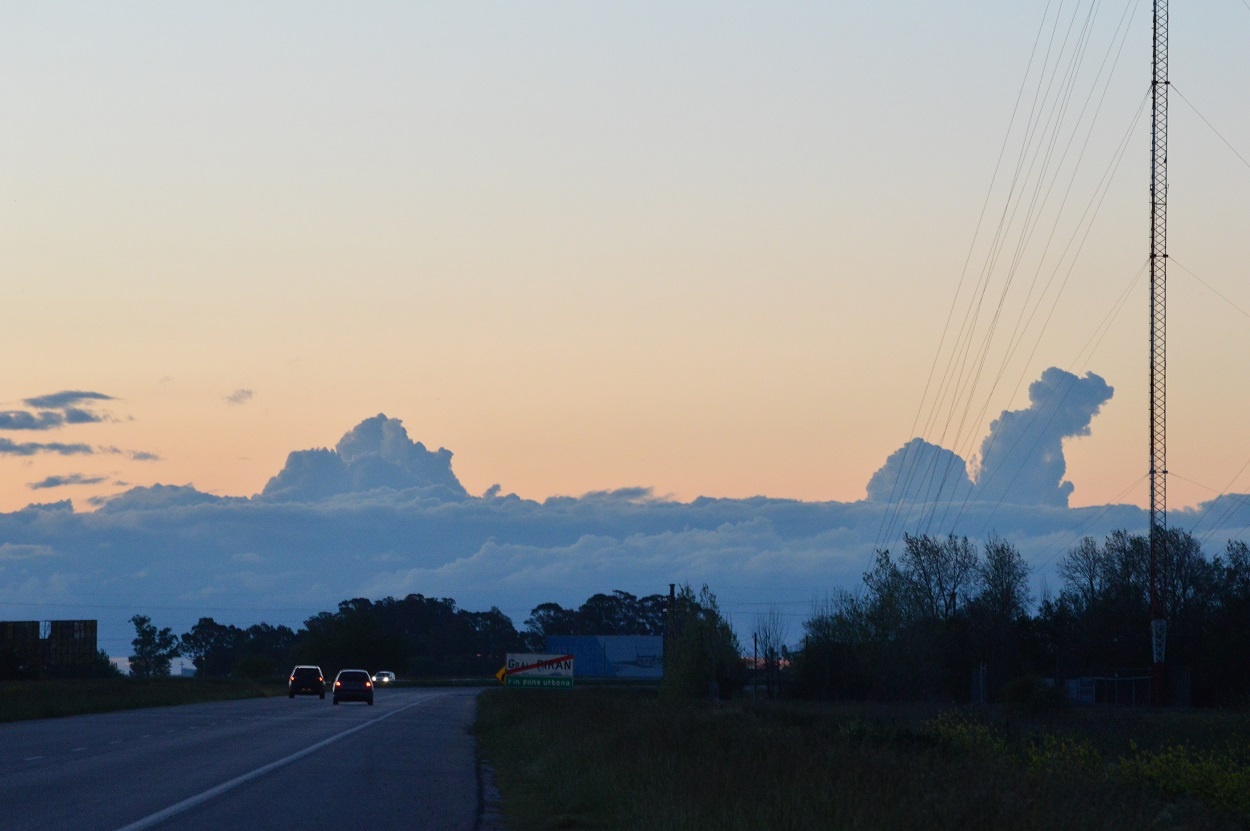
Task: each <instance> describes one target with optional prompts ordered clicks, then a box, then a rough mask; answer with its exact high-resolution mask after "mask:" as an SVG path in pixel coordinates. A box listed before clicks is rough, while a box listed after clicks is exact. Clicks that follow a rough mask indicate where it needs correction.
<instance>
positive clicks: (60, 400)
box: [22, 390, 117, 410]
mask: <svg viewBox="0 0 1250 831" xmlns="http://www.w3.org/2000/svg"><path fill="white" fill-rule="evenodd" d="M116 400H117V399H115V398H114V397H113V396H111V395H105V394H104V393H102V392H88V391H85V390H62V391H61V392H54V393H52V394H51V395H37V396H35V397H34V398H27V399H26V400H25V401H24V402H22V403H24V404H25V405H26V406H27V407H35V408H36V409H47V410H64V409H67V408H69V407H71V406H73V405H74V404H80V403H82V402H84V401H116Z"/></svg>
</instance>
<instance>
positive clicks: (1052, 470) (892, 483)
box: [868, 367, 1114, 508]
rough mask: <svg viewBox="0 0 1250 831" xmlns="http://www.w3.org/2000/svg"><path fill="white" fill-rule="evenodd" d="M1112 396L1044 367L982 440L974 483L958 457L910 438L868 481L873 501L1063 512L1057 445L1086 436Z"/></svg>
mask: <svg viewBox="0 0 1250 831" xmlns="http://www.w3.org/2000/svg"><path fill="white" fill-rule="evenodd" d="M1113 392H1114V390H1113V389H1112V388H1111V386H1109V385H1108V384H1107V382H1106V381H1104V380H1103V379H1102V378H1100V377H1098V376H1097V375H1095V374H1094V373H1092V372H1089V373H1086V374H1085V376H1084V377H1083V378H1082V377H1078V376H1076V375H1073V374H1072V373H1071V372H1065V371H1064V370H1062V369H1059V368H1058V367H1051V368H1050V369H1047V370H1046V371H1045V372H1043V373H1042V377H1041V378H1040V379H1038V380H1037V381H1034V382H1033V383H1032V384H1030V385H1029V406H1028V407H1026V408H1025V409H1023V410H1004V411H1003V412H1002V414H1001V415H1000V416H999V417H998V418H997V419H995V420H994V422H993V423H992V424H991V425H990V432H989V435H987V436H986V437H985V439H984V440H983V441H982V442H981V452H980V454H979V460H980V464H979V465H978V466H977V471H976V479H975V482H974V481H973V480H972V479H971V478H970V477H969V474H968V465H967V464H966V463H965V461H964V459H963V458H961V457H960V456H959V455H958V454H956V453H954V452H952V451H950V450H947V449H945V448H943V447H939V446H937V445H935V444H931V443H929V442H927V441H924V440H923V439H919V438H915V439H912V440H911V441H910V442H908V443H907V444H905V445H904V446H903V447H901V448H900V449H898V450H896V451H895V452H894V453H893V454H891V455H890V457H889V458H888V459H886V462H885V464H884V465H882V466H881V468H880V469H879V470H878V471H877V472H876V473H874V474H873V476H872V479H871V480H870V481H869V483H868V499H869V501H872V502H891V503H902V502H912V503H914V502H948V501H959V502H964V501H979V502H991V503H1009V504H1017V505H1045V506H1049V507H1057V508H1066V507H1067V506H1068V497H1069V496H1070V495H1071V494H1072V490H1073V485H1072V483H1071V482H1065V481H1063V476H1064V474H1065V473H1066V472H1067V462H1066V461H1065V460H1064V457H1063V441H1064V439H1068V438H1073V437H1075V436H1088V435H1089V432H1090V429H1089V427H1090V422H1091V421H1093V418H1094V416H1096V415H1098V412H1099V411H1100V410H1101V409H1102V405H1103V404H1105V403H1106V402H1107V401H1108V400H1110V398H1111V395H1112V393H1113Z"/></svg>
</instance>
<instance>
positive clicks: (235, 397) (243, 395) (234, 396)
mask: <svg viewBox="0 0 1250 831" xmlns="http://www.w3.org/2000/svg"><path fill="white" fill-rule="evenodd" d="M251 400H252V391H251V390H247V389H238V390H235V391H234V392H232V393H230V394H229V395H227V396H226V403H227V404H236V405H237V404H246V403H247V402H249V401H251Z"/></svg>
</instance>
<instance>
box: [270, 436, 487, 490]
mask: <svg viewBox="0 0 1250 831" xmlns="http://www.w3.org/2000/svg"><path fill="white" fill-rule="evenodd" d="M451 456H452V454H451V451H450V450H446V449H444V448H439V449H438V450H437V451H434V452H431V451H429V450H427V449H426V448H425V445H424V444H422V443H421V442H414V441H412V439H410V438H409V437H408V431H407V430H405V429H404V425H403V422H402V421H400V420H399V419H396V418H387V417H386V416H385V415H377V416H374V417H373V418H367V419H365V420H364V421H362V422H360V424H358V425H356V426H355V427H354V428H352V429H351V430H349V431H348V432H347V433H345V434H344V435H343V438H341V439H340V440H339V443H338V445H337V446H336V447H335V448H334V449H333V450H327V449H324V448H323V449H319V450H299V451H295V452H293V453H291V454H290V455H289V456H288V457H287V461H286V465H285V466H284V467H283V468H282V470H281V471H280V472H279V473H278V475H277V476H274V477H273V478H272V479H270V480H269V482H268V483H267V484H266V485H265V489H264V490H263V491H262V492H261V495H260V496H261V498H263V499H269V500H277V501H315V500H319V499H326V498H328V497H332V496H336V495H340V494H348V493H359V492H364V491H370V490H375V489H378V488H388V489H391V490H406V489H410V488H429V489H434V490H436V491H437V492H439V494H440V495H441V496H442V498H447V499H458V498H463V497H465V496H467V495H468V494H467V493H466V491H465V489H464V487H463V486H461V484H460V480H459V479H457V478H456V475H455V474H454V473H452V471H451Z"/></svg>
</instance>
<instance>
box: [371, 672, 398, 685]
mask: <svg viewBox="0 0 1250 831" xmlns="http://www.w3.org/2000/svg"><path fill="white" fill-rule="evenodd" d="M394 681H395V673H393V672H385V671H384V672H375V673H374V674H373V683H375V684H390V683H393V682H394Z"/></svg>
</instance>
